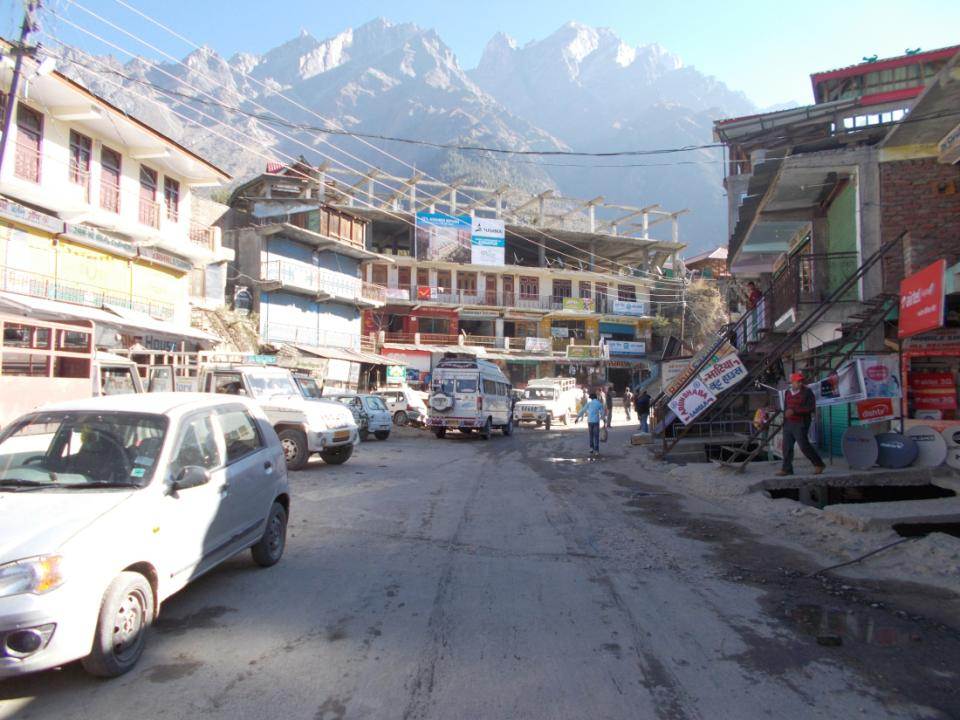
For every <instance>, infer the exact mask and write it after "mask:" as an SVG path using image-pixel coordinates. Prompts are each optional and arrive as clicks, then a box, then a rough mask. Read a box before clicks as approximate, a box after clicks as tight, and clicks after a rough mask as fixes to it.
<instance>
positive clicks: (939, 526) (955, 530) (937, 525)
mask: <svg viewBox="0 0 960 720" xmlns="http://www.w3.org/2000/svg"><path fill="white" fill-rule="evenodd" d="M893 531H894V532H895V533H897V535H899V536H900V537H924V536H926V535H929V534H930V533H935V532H937V533H945V534H946V535H953V536H954V537H960V522H917V523H897V524H895V525H894V526H893Z"/></svg>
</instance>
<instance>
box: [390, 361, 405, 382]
mask: <svg viewBox="0 0 960 720" xmlns="http://www.w3.org/2000/svg"><path fill="white" fill-rule="evenodd" d="M406 377H407V369H406V368H405V367H404V366H403V365H387V384H388V385H403V382H404V380H406Z"/></svg>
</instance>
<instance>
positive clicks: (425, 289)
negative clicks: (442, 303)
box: [417, 285, 440, 300]
mask: <svg viewBox="0 0 960 720" xmlns="http://www.w3.org/2000/svg"><path fill="white" fill-rule="evenodd" d="M439 294H440V288H435V287H430V286H429V285H418V286H417V300H436V299H437V295H439Z"/></svg>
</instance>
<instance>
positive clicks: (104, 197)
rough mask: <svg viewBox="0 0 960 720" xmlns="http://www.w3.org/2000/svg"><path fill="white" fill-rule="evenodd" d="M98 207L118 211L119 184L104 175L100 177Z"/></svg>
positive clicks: (108, 210)
mask: <svg viewBox="0 0 960 720" xmlns="http://www.w3.org/2000/svg"><path fill="white" fill-rule="evenodd" d="M100 207H102V208H103V209H104V210H106V211H107V212H112V213H119V212H120V186H119V185H118V184H117V183H115V182H113V181H112V180H109V179H107V178H106V177H101V178H100Z"/></svg>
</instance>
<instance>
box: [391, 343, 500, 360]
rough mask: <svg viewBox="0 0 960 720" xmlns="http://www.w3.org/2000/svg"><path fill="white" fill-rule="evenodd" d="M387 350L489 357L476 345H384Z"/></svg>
mask: <svg viewBox="0 0 960 720" xmlns="http://www.w3.org/2000/svg"><path fill="white" fill-rule="evenodd" d="M383 347H384V349H386V350H404V351H406V352H429V353H438V354H440V355H442V354H444V353H461V354H463V355H476V356H477V357H479V358H486V357H488V355H487V351H486V350H484V349H483V348H482V347H479V346H476V345H414V344H412V343H384V344H383Z"/></svg>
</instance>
